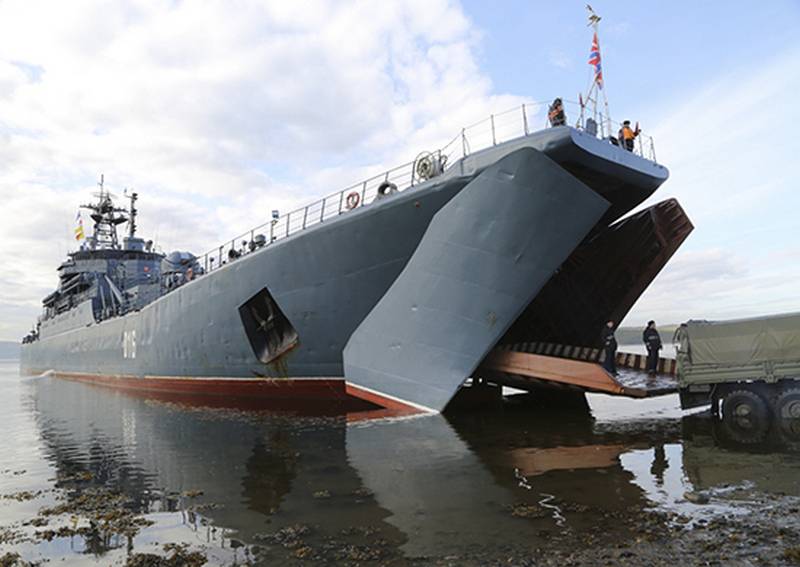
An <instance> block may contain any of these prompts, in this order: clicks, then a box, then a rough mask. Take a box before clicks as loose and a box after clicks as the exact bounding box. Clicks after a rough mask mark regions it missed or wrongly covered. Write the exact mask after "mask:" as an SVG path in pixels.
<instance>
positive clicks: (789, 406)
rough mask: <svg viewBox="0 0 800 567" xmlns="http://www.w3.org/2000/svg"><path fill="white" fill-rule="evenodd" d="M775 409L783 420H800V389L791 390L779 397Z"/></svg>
mask: <svg viewBox="0 0 800 567" xmlns="http://www.w3.org/2000/svg"><path fill="white" fill-rule="evenodd" d="M775 409H776V412H775V413H776V414H777V416H778V417H780V418H781V419H800V388H790V389H789V390H786V391H785V392H783V393H782V394H781V395H780V396H778V400H777V401H776V402H775Z"/></svg>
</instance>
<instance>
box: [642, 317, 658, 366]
mask: <svg viewBox="0 0 800 567" xmlns="http://www.w3.org/2000/svg"><path fill="white" fill-rule="evenodd" d="M642 341H643V342H644V346H645V347H647V373H648V374H649V375H650V376H655V375H656V373H657V372H658V351H660V350H661V335H659V334H658V331H657V330H656V322H655V321H648V322H647V327H646V328H645V330H644V331H643V332H642Z"/></svg>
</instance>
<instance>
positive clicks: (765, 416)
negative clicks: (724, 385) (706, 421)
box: [722, 390, 770, 443]
mask: <svg viewBox="0 0 800 567" xmlns="http://www.w3.org/2000/svg"><path fill="white" fill-rule="evenodd" d="M722 422H723V424H724V425H725V427H726V429H727V430H728V432H729V433H730V435H731V437H732V438H733V439H734V440H736V441H738V442H740V443H758V442H759V441H762V440H763V439H764V437H766V435H767V432H768V431H769V422H770V414H769V407H768V406H767V402H766V401H765V400H764V398H762V397H761V396H759V395H758V394H756V393H755V392H753V391H752V390H733V391H731V392H728V393H727V394H726V395H725V398H724V399H723V402H722Z"/></svg>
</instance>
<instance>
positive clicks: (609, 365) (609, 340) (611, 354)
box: [600, 321, 617, 376]
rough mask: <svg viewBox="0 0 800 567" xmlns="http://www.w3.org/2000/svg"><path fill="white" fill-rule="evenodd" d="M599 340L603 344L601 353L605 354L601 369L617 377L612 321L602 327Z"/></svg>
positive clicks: (615, 346) (615, 345) (615, 340)
mask: <svg viewBox="0 0 800 567" xmlns="http://www.w3.org/2000/svg"><path fill="white" fill-rule="evenodd" d="M600 340H601V342H602V343H603V351H604V352H605V355H606V357H605V360H604V361H603V368H605V369H606V371H607V372H608V373H609V374H613V375H614V376H616V375H617V337H615V336H614V321H608V322H607V323H606V326H605V327H603V332H602V333H601V335H600Z"/></svg>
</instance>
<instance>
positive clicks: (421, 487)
mask: <svg viewBox="0 0 800 567" xmlns="http://www.w3.org/2000/svg"><path fill="white" fill-rule="evenodd" d="M33 387H34V401H35V403H34V407H35V412H36V415H37V423H38V426H39V432H40V435H41V437H42V439H43V441H44V446H45V448H46V452H47V454H48V458H49V460H50V461H51V462H52V463H53V465H54V466H55V468H56V469H57V471H58V474H59V476H60V477H62V478H63V477H74V476H75V475H76V474H80V473H87V478H88V477H91V479H92V480H91V484H93V485H95V486H96V485H102V486H104V487H108V488H112V489H114V490H119V491H121V492H123V493H124V494H126V495H128V496H129V497H130V498H132V499H134V501H136V502H137V503H139V507H140V509H141V510H142V511H143V512H152V511H153V510H156V509H160V510H167V509H184V510H187V511H189V512H191V517H190V516H189V515H187V517H190V520H191V523H192V524H193V525H195V527H196V524H197V518H196V516H195V515H194V514H195V512H197V513H199V514H201V515H202V517H203V518H204V520H203V521H204V522H207V523H209V524H211V525H213V526H217V527H219V528H221V529H223V531H224V533H227V534H233V535H235V537H236V538H237V539H238V540H241V541H244V542H247V543H254V542H258V541H263V539H264V534H271V533H275V532H277V531H279V530H282V529H286V528H289V527H293V526H294V527H297V526H309V527H310V528H309V535H307V536H306V541H305V542H304V543H306V544H308V545H311V546H313V545H319V546H325V545H331V541H349V540H348V537H350V536H351V535H352V534H356V535H358V534H360V536H359V537H361V536H363V537H362V539H361V540H360V541H362V542H369V541H377V540H380V541H381V542H382V543H381V545H383V546H384V551H383V553H389V554H392V553H396V554H398V556H401V555H405V556H422V555H425V556H439V555H447V554H448V553H453V552H458V553H461V554H468V553H469V552H470V551H475V552H476V553H477V552H485V551H486V549H489V548H492V546H499V545H505V546H514V545H519V546H528V547H530V546H531V545H533V546H535V545H537V541H538V542H541V541H544V540H547V539H552V538H560V537H568V536H569V534H576V533H583V532H586V531H592V530H598V529H601V530H602V532H604V533H605V535H606V536H608V537H626V535H627V534H626V532H625V530H626V529H628V528H626V527H625V525H623V523H619V525H609V524H608V523H602V520H601V518H603V517H605V516H606V515H607V514H609V513H615V512H619V511H625V510H643V509H647V508H651V507H652V506H653V504H654V503H656V504H658V503H659V502H665V501H666V500H667V499H668V498H671V499H673V500H674V499H675V498H680V497H681V495H682V494H683V492H684V491H686V490H690V489H695V488H698V489H700V488H703V489H705V488H711V487H714V486H719V485H721V484H723V483H727V484H732V483H742V482H749V481H752V482H756V483H757V484H758V485H759V488H760V489H762V490H767V491H769V490H775V491H782V492H786V493H790V494H798V495H800V490H798V484H797V482H798V481H797V480H796V479H797V478H798V474H797V472H798V470H800V459H798V451H800V449H798V442H797V441H796V439H797V437H796V435H795V433H794V432H796V431H798V429H793V428H794V427H795V426H796V424H783V428H781V427H776V428H775V431H774V435H775V437H774V438H770V439H771V440H770V441H769V442H767V443H762V444H759V445H757V446H754V445H752V444H747V445H742V444H741V443H737V441H736V439H733V438H730V431H721V430H720V428H719V424H715V423H713V422H712V421H711V419H710V418H708V417H690V418H683V420H681V419H680V418H678V419H661V420H640V421H638V422H634V423H621V424H601V423H597V422H595V421H593V420H592V419H591V418H590V417H589V416H587V415H569V414H566V415H565V414H563V413H558V414H546V413H542V412H538V413H536V414H532V413H531V410H530V408H524V407H520V408H516V407H504V408H502V409H500V410H495V411H480V412H478V411H472V412H466V413H461V414H454V415H447V416H442V415H426V416H421V417H412V418H404V419H394V420H378V421H357V422H354V421H353V419H352V416H350V418H348V415H347V414H340V415H299V414H297V413H285V412H284V413H275V412H263V411H261V412H259V411H238V410H233V409H230V408H229V409H209V408H202V407H195V406H191V405H186V404H174V403H164V402H163V401H154V400H149V399H143V398H138V397H131V396H129V395H126V394H124V393H120V392H116V391H113V390H105V389H97V388H91V387H87V386H86V385H83V384H78V383H71V382H66V381H61V380H57V379H50V378H42V379H39V380H36V381H34V382H33ZM787 428H788V429H787ZM726 435H727V437H726ZM792 435H795V436H794V437H792ZM777 461H780V462H781V463H782V465H783V466H782V467H777V468H775V467H774V465H775V463H776V462H777ZM787 463H788V464H787ZM770 467H773V469H772V470H773V472H770V473H769V474H767V473H768V472H769V471H770ZM776 470H780V471H783V472H780V473H777V472H774V471H776ZM200 493H202V496H200V497H199V498H197V499H193V500H190V499H187V497H186V496H185V495H186V494H200ZM182 495H183V496H182ZM664 495H666V496H664ZM293 529H295V528H293ZM202 531H203V530H198V534H200V533H201V532H202ZM198 537H200V535H198ZM133 544H134V546H135V545H137V542H136V541H134V542H133ZM387 550H388V551H387ZM279 551H285V550H279ZM290 551H291V550H290ZM382 557H383V558H386V555H384V556H382ZM276 560H277V559H276Z"/></svg>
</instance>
